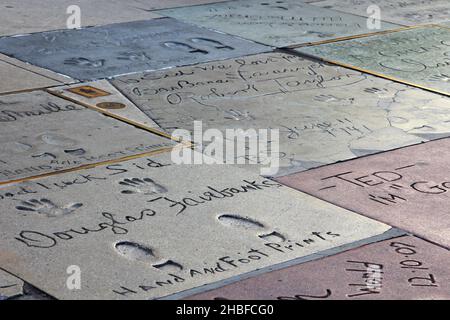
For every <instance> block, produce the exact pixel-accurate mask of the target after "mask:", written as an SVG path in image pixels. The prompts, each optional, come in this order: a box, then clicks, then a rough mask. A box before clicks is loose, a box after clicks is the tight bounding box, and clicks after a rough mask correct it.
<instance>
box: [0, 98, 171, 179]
mask: <svg viewBox="0 0 450 320" xmlns="http://www.w3.org/2000/svg"><path fill="white" fill-rule="evenodd" d="M0 123H1V125H0V150H1V152H0V154H1V155H0V182H6V181H10V180H16V179H23V178H29V177H32V176H37V175H42V174H48V173H52V172H56V171H61V170H67V169H70V168H75V167H79V166H81V165H86V164H92V163H97V162H102V161H107V160H114V159H119V158H123V157H127V156H132V155H136V154H141V153H146V152H151V151H156V150H160V149H164V148H170V147H171V146H173V145H174V142H172V141H171V140H169V139H167V138H163V137H159V136H157V135H154V134H152V133H149V132H147V131H144V130H140V129H137V128H135V127H133V126H130V125H127V124H125V123H123V122H121V121H118V120H115V119H112V118H109V117H106V116H104V115H102V114H101V113H99V112H97V111H93V110H89V109H87V108H85V107H83V106H81V105H77V104H74V103H71V102H69V101H67V100H63V99H60V98H57V97H55V96H52V95H50V94H49V93H46V92H42V91H35V92H32V93H22V94H13V95H7V96H2V97H0Z"/></svg>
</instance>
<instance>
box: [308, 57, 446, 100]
mask: <svg viewBox="0 0 450 320" xmlns="http://www.w3.org/2000/svg"><path fill="white" fill-rule="evenodd" d="M301 54H303V55H305V56H308V57H312V58H315V59H319V60H321V61H323V62H327V63H330V64H334V65H337V66H340V67H344V68H347V69H352V70H355V71H359V72H362V73H367V74H371V75H374V76H377V77H380V78H384V79H387V80H391V81H394V82H398V83H402V84H406V85H408V86H411V87H416V88H419V89H423V90H426V91H430V92H433V93H438V94H440V95H443V96H448V97H450V91H449V92H445V91H440V90H437V89H433V88H429V87H425V86H421V85H420V84H416V83H413V82H409V81H406V80H402V79H398V78H394V77H391V76H388V75H385V74H382V73H378V72H375V71H371V70H367V69H363V68H359V67H356V66H352V65H349V64H345V63H341V62H337V61H333V60H328V59H324V58H320V57H316V56H313V55H307V54H304V53H301Z"/></svg>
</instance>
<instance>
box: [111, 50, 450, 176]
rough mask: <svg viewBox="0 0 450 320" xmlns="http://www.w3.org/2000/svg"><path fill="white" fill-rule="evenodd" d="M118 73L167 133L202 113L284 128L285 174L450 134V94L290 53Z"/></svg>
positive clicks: (211, 122)
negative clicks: (412, 86)
mask: <svg viewBox="0 0 450 320" xmlns="http://www.w3.org/2000/svg"><path fill="white" fill-rule="evenodd" d="M113 83H114V85H115V86H116V87H118V88H119V89H120V90H121V91H122V92H123V93H124V94H125V96H127V97H128V98H129V99H130V100H131V101H133V102H134V103H135V104H136V105H137V106H138V107H139V108H140V109H141V110H142V111H144V112H145V113H146V114H147V115H148V116H149V117H150V118H152V119H153V120H154V121H155V122H157V123H158V125H159V126H161V128H163V129H164V130H165V131H166V132H168V133H173V131H174V130H175V129H177V128H181V129H186V130H189V131H190V132H192V133H193V131H194V123H193V121H194V120H201V121H202V127H203V130H207V129H218V130H221V132H222V133H223V135H224V136H226V132H225V130H226V129H245V130H247V129H255V130H258V129H266V128H272V129H279V130H280V139H279V141H280V146H279V151H276V149H275V148H272V147H270V148H269V149H272V150H273V151H274V153H273V154H272V155H273V156H278V155H279V157H280V166H281V169H280V171H279V173H278V174H280V175H281V174H286V173H290V172H293V171H299V170H305V169H310V168H313V167H317V166H320V165H323V164H329V163H334V162H336V161H340V160H345V159H351V158H354V157H359V156H362V155H367V154H371V153H375V152H379V151H384V150H391V149H394V148H398V147H401V146H406V145H411V144H415V143H419V142H422V141H428V140H429V139H436V138H439V137H444V136H449V135H450V122H448V121H449V120H450V100H449V99H448V98H446V97H442V96H440V95H437V94H433V93H429V92H426V91H424V90H420V89H415V88H411V87H407V86H405V85H402V84H398V83H394V82H391V81H387V80H384V79H380V78H377V77H373V76H370V75H367V74H362V73H360V72H356V71H352V70H349V69H345V68H341V67H337V66H330V65H327V64H322V63H319V62H317V61H314V60H310V59H305V58H301V57H298V56H295V55H290V54H283V53H270V54H261V55H254V56H249V57H244V58H239V59H233V60H226V61H221V62H214V63H208V64H201V65H196V66H190V67H182V68H174V69H170V70H163V71H157V72H149V73H140V74H136V75H128V76H123V77H118V78H117V79H115V80H114V81H113ZM206 144H207V143H206V142H205V145H206ZM234 160H235V162H237V160H239V159H238V158H236V157H235V159H234ZM264 160H267V159H265V158H264V157H263V155H260V157H259V159H254V158H250V159H248V161H246V163H248V164H252V163H253V164H255V163H259V164H263V165H264V166H266V163H264ZM246 167H249V166H246ZM254 167H255V168H254V169H255V170H258V172H259V166H254Z"/></svg>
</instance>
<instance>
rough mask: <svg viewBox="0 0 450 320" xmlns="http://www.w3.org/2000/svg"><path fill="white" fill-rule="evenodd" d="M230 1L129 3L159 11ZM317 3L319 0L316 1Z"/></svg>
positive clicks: (135, 0)
mask: <svg viewBox="0 0 450 320" xmlns="http://www.w3.org/2000/svg"><path fill="white" fill-rule="evenodd" d="M225 1H229V0H164V1H161V0H130V1H127V3H128V4H129V5H131V6H134V7H136V8H139V9H142V10H157V9H164V8H175V7H187V6H195V5H200V4H208V3H215V2H225ZM315 1H317V0H315Z"/></svg>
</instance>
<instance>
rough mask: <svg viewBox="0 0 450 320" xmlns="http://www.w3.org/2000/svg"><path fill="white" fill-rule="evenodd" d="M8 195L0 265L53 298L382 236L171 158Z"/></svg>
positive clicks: (110, 292)
mask: <svg viewBox="0 0 450 320" xmlns="http://www.w3.org/2000/svg"><path fill="white" fill-rule="evenodd" d="M212 176H220V177H221V179H217V180H215V181H214V182H212V180H211V177H212ZM86 177H88V178H86ZM71 182H73V183H71ZM6 193H8V194H13V195H14V196H13V197H5V196H2V198H1V200H0V210H1V211H2V213H3V214H2V215H0V226H1V228H2V230H5V232H2V233H1V234H0V242H1V243H2V248H3V249H2V255H0V264H1V265H2V266H4V268H5V269H6V270H8V271H11V272H14V273H15V274H17V275H19V276H20V277H22V278H23V279H25V280H26V281H28V282H30V283H31V284H33V285H35V286H37V287H39V288H41V289H42V290H44V291H46V292H47V293H49V294H51V295H52V296H54V297H56V298H61V299H77V298H83V299H138V298H140V299H143V298H157V297H162V296H166V295H169V294H173V293H176V292H179V291H183V290H186V289H191V288H194V287H199V286H202V285H204V284H208V283H212V282H217V281H220V280H223V279H227V278H230V277H233V276H237V275H240V274H243V273H246V272H250V271H254V270H257V269H260V268H264V267H268V266H272V265H276V264H278V263H283V262H286V261H290V260H292V259H296V258H299V257H307V256H311V255H313V256H314V257H316V258H317V257H319V256H321V252H323V251H324V250H328V249H335V248H338V247H340V246H343V245H348V244H351V243H353V242H355V241H360V240H363V241H364V240H365V239H368V238H371V237H374V236H380V235H382V234H384V233H385V232H387V231H388V230H390V227H389V226H387V225H385V224H382V223H379V222H376V221H373V220H370V219H368V218H366V217H363V216H361V215H357V214H354V213H352V212H349V211H347V210H344V209H341V208H338V207H335V206H333V205H330V204H328V203H326V202H323V201H321V200H318V199H315V198H313V197H310V196H308V195H305V194H302V193H299V192H297V191H295V190H292V189H290V188H286V187H283V186H281V185H279V184H278V183H276V182H274V181H271V180H267V179H266V178H262V177H260V176H258V175H256V174H252V173H249V172H247V171H245V170H239V169H237V168H235V167H233V166H224V165H183V166H181V165H174V164H173V163H172V161H171V156H170V153H165V154H159V155H156V156H152V157H144V158H140V159H134V160H130V161H127V162H123V163H116V164H114V165H107V166H101V167H97V168H93V169H89V170H83V171H78V172H72V173H67V174H63V175H57V176H52V177H46V178H42V179H39V180H32V181H26V182H22V183H18V184H15V185H10V186H7V187H3V188H0V194H2V195H4V194H6ZM98 199H102V206H101V208H100V207H99V205H98ZM314 254H316V255H314ZM80 272H81V278H77V275H80ZM78 280H81V283H79V282H78ZM68 283H69V287H68V285H67V284H68ZM78 284H80V285H81V287H78V286H77V285H78ZM74 286H76V287H74ZM69 288H81V289H80V290H70V289H69Z"/></svg>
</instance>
